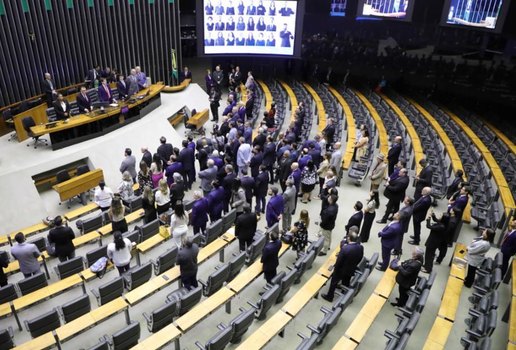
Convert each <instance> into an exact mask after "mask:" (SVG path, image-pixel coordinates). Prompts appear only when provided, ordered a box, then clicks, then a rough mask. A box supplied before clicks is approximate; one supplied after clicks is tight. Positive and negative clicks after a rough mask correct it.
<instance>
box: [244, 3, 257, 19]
mask: <svg viewBox="0 0 516 350" xmlns="http://www.w3.org/2000/svg"><path fill="white" fill-rule="evenodd" d="M245 14H246V15H248V16H255V15H256V6H255V5H254V1H253V0H251V2H250V3H249V5H247V10H246V11H245Z"/></svg>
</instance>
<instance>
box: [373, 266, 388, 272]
mask: <svg viewBox="0 0 516 350" xmlns="http://www.w3.org/2000/svg"><path fill="white" fill-rule="evenodd" d="M375 269H377V270H378V271H385V270H387V269H384V268H382V267H381V266H376V267H375Z"/></svg>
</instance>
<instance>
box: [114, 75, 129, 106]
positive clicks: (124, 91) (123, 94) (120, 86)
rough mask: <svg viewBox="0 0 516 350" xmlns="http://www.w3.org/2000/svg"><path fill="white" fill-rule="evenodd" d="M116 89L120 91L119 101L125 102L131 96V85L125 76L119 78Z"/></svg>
mask: <svg viewBox="0 0 516 350" xmlns="http://www.w3.org/2000/svg"><path fill="white" fill-rule="evenodd" d="M116 89H117V90H118V98H119V99H121V100H125V99H126V98H127V97H128V96H129V84H128V83H127V82H126V81H125V79H124V76H123V74H120V75H119V76H118V81H117V83H116Z"/></svg>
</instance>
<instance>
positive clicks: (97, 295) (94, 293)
mask: <svg viewBox="0 0 516 350" xmlns="http://www.w3.org/2000/svg"><path fill="white" fill-rule="evenodd" d="M91 294H93V295H94V296H95V298H97V299H99V298H100V294H99V292H98V290H96V289H91Z"/></svg>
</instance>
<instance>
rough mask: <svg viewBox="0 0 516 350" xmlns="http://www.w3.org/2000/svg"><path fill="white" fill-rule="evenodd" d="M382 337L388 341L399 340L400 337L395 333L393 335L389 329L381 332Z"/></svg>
mask: <svg viewBox="0 0 516 350" xmlns="http://www.w3.org/2000/svg"><path fill="white" fill-rule="evenodd" d="M383 335H384V336H385V337H387V338H388V339H398V340H399V339H400V336H399V335H397V334H396V333H394V332H393V331H391V330H390V329H386V330H385V331H384V332H383Z"/></svg>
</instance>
